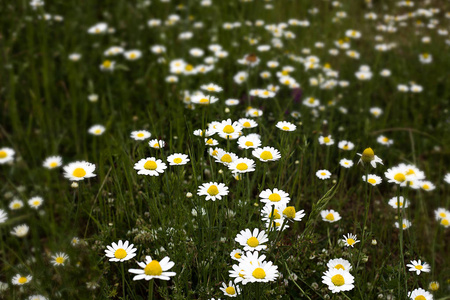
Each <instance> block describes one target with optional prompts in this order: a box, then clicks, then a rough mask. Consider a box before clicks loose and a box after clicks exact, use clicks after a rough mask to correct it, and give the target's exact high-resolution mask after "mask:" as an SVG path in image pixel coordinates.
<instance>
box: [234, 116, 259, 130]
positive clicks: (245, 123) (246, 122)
mask: <svg viewBox="0 0 450 300" xmlns="http://www.w3.org/2000/svg"><path fill="white" fill-rule="evenodd" d="M238 123H239V124H241V125H242V127H243V128H247V129H248V128H255V127H256V126H258V123H256V122H255V121H254V120H252V119H247V118H241V119H239V120H238Z"/></svg>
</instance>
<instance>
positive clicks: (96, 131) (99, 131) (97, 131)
mask: <svg viewBox="0 0 450 300" xmlns="http://www.w3.org/2000/svg"><path fill="white" fill-rule="evenodd" d="M94 133H95V134H100V133H102V130H101V129H96V130H95V132H94Z"/></svg>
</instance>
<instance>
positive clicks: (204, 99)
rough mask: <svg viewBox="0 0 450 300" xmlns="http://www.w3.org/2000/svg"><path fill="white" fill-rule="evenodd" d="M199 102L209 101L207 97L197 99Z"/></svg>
mask: <svg viewBox="0 0 450 300" xmlns="http://www.w3.org/2000/svg"><path fill="white" fill-rule="evenodd" d="M199 102H200V103H209V99H208V98H202V99H200V101H199Z"/></svg>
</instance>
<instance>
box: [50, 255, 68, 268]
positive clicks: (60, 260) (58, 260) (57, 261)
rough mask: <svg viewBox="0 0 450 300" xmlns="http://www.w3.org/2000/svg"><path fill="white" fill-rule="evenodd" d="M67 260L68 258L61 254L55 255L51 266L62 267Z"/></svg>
mask: <svg viewBox="0 0 450 300" xmlns="http://www.w3.org/2000/svg"><path fill="white" fill-rule="evenodd" d="M68 260H69V256H68V255H67V254H65V253H63V252H59V253H56V254H55V255H53V256H52V264H53V265H54V266H64V264H65V263H66V262H67V261H68Z"/></svg>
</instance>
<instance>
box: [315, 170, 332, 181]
mask: <svg viewBox="0 0 450 300" xmlns="http://www.w3.org/2000/svg"><path fill="white" fill-rule="evenodd" d="M316 176H317V177H318V178H319V179H322V180H325V179H328V178H330V177H331V173H330V171H328V170H319V171H317V172H316Z"/></svg>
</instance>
